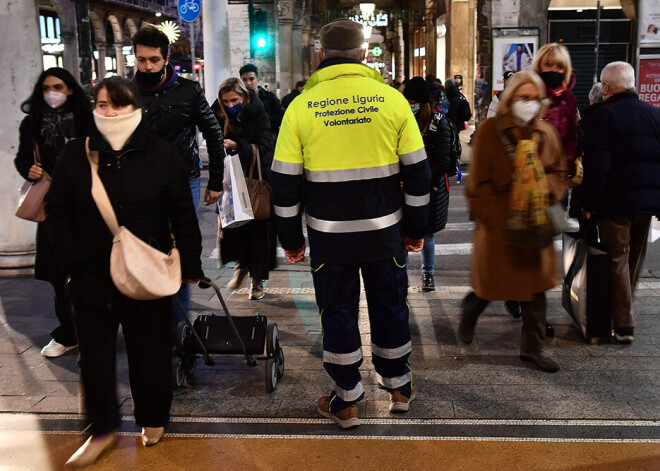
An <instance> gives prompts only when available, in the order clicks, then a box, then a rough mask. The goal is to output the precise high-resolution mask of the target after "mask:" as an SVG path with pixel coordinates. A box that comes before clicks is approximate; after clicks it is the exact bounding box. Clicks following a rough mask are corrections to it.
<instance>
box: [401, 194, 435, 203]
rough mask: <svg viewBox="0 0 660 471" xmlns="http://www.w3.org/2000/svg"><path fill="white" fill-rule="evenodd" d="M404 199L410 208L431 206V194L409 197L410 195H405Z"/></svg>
mask: <svg viewBox="0 0 660 471" xmlns="http://www.w3.org/2000/svg"><path fill="white" fill-rule="evenodd" d="M403 197H404V199H405V201H406V204H407V205H408V206H424V205H425V204H429V202H430V201H431V193H427V194H425V195H423V196H413V195H409V194H408V193H404V194H403Z"/></svg>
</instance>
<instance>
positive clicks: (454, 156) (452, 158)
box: [445, 116, 463, 177]
mask: <svg viewBox="0 0 660 471" xmlns="http://www.w3.org/2000/svg"><path fill="white" fill-rule="evenodd" d="M445 119H446V120H447V123H448V124H449V129H450V130H451V147H450V148H449V166H448V167H447V176H448V177H454V176H456V175H457V174H458V166H459V165H460V162H461V153H462V152H463V148H462V147H461V138H460V136H459V134H458V129H456V125H455V124H454V123H453V121H452V120H451V119H449V118H447V117H446V116H445Z"/></svg>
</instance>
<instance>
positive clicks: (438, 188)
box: [403, 77, 452, 291]
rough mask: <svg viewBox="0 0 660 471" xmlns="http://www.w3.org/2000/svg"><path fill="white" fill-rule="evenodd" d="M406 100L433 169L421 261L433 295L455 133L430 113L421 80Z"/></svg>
mask: <svg viewBox="0 0 660 471" xmlns="http://www.w3.org/2000/svg"><path fill="white" fill-rule="evenodd" d="M403 96H405V97H406V98H407V99H408V102H409V103H410V107H411V109H412V111H413V114H414V115H415V118H416V119H417V124H418V126H419V130H420V132H421V133H422V137H423V139H424V147H425V150H426V156H427V159H428V162H429V166H430V167H431V189H430V195H431V200H430V201H429V218H428V222H427V226H426V229H425V230H424V234H425V235H424V248H423V249H422V251H421V252H420V254H421V257H422V291H434V290H435V283H434V282H433V273H434V263H435V242H434V240H433V234H434V233H436V232H438V231H441V230H442V229H444V228H445V225H446V224H447V212H448V210H449V179H448V178H447V171H448V170H449V162H450V151H451V143H452V129H451V127H450V126H451V125H450V123H449V119H448V118H447V117H446V116H445V115H444V114H443V113H442V112H441V111H440V110H437V111H436V112H432V111H431V106H430V105H429V102H430V97H429V89H428V85H427V83H426V81H425V80H424V79H423V78H422V77H413V78H412V79H410V81H409V82H408V83H407V84H406V88H405V89H404V90H403Z"/></svg>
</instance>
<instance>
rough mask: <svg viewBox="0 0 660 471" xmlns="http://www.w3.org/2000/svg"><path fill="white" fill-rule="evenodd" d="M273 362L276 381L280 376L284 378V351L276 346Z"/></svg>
mask: <svg viewBox="0 0 660 471" xmlns="http://www.w3.org/2000/svg"><path fill="white" fill-rule="evenodd" d="M275 362H276V363H277V379H280V378H281V377H282V376H284V351H283V350H282V347H280V346H279V345H278V346H277V353H276V355H275Z"/></svg>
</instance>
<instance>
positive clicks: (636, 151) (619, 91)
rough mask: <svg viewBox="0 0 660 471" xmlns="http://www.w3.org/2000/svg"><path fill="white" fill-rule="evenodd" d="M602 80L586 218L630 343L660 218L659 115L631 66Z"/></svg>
mask: <svg viewBox="0 0 660 471" xmlns="http://www.w3.org/2000/svg"><path fill="white" fill-rule="evenodd" d="M600 79H601V82H602V84H603V100H604V101H605V105H603V106H602V107H601V108H600V109H599V110H598V111H597V112H596V113H594V114H593V116H592V117H591V118H590V119H589V122H588V124H587V129H586V132H585V139H584V148H585V151H584V158H583V159H584V160H583V164H584V180H583V182H582V188H581V190H582V193H583V198H584V200H583V208H584V212H585V216H586V217H587V218H591V217H595V218H596V220H597V222H598V229H599V231H600V236H601V239H602V240H603V241H604V242H605V243H606V244H607V246H608V251H609V253H610V255H611V256H612V290H611V292H612V324H613V327H614V336H615V339H616V340H617V341H618V342H622V343H630V342H632V340H633V333H634V329H635V313H634V311H633V308H632V294H633V291H634V289H635V285H636V284H637V278H638V277H639V272H640V270H641V268H642V264H643V262H644V256H645V254H646V240H647V235H648V231H649V226H650V224H651V217H652V216H654V215H655V216H657V215H659V214H660V110H658V109H657V108H655V107H653V106H651V105H648V104H646V103H644V102H642V101H640V100H639V97H638V96H637V93H636V91H635V71H634V69H633V68H632V66H631V65H630V64H628V63H626V62H612V63H610V64H607V65H606V66H605V67H604V68H603V71H602V72H601V76H600Z"/></svg>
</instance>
